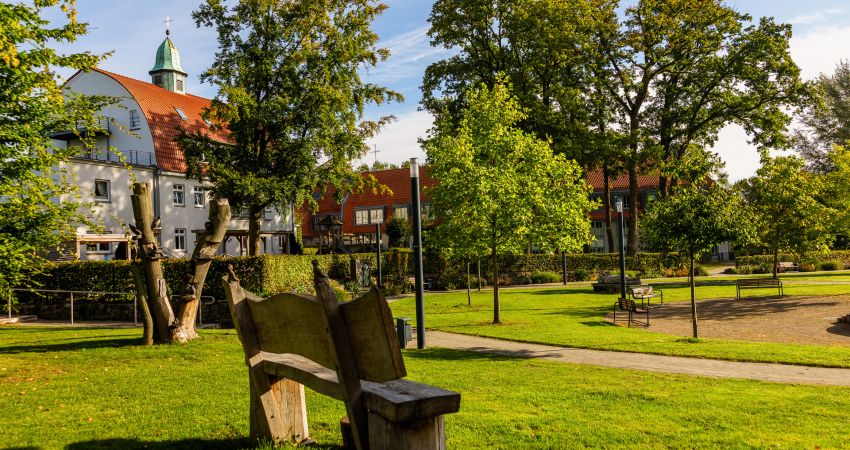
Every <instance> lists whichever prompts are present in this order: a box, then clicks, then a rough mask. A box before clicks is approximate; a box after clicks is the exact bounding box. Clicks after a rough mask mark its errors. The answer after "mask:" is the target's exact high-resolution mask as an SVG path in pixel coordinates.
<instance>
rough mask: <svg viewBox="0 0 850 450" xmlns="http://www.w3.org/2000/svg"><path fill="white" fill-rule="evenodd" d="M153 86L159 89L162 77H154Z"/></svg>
mask: <svg viewBox="0 0 850 450" xmlns="http://www.w3.org/2000/svg"><path fill="white" fill-rule="evenodd" d="M153 84H155V85H157V86H160V87H161V86H162V75H154V77H153Z"/></svg>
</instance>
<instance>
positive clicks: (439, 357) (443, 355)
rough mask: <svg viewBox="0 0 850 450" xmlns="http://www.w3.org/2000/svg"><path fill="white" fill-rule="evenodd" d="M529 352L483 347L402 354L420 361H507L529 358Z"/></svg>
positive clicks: (417, 351) (433, 349)
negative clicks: (503, 350)
mask: <svg viewBox="0 0 850 450" xmlns="http://www.w3.org/2000/svg"><path fill="white" fill-rule="evenodd" d="M531 357H532V356H531V353H530V352H522V351H518V352H502V351H497V350H494V349H489V348H485V347H474V348H471V349H470V350H452V349H448V348H426V349H425V350H416V349H409V350H407V351H405V352H404V358H405V359H408V358H409V359H417V360H422V361H509V360H511V359H513V358H531Z"/></svg>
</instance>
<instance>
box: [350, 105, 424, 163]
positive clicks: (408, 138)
mask: <svg viewBox="0 0 850 450" xmlns="http://www.w3.org/2000/svg"><path fill="white" fill-rule="evenodd" d="M397 118H398V120H397V121H395V122H393V123H392V124H390V125H388V126H387V127H385V128H384V129H383V131H381V133H380V134H378V135H377V136H375V138H373V139H370V140H369V141H368V144H369V147H370V148H373V146H375V145H377V147H378V160H379V161H383V162H393V163H400V162H402V161H405V160H408V159H410V158H419V160H420V161H424V160H425V152H424V151H423V150H422V147H420V146H419V142H418V139H419V138H421V137H425V136H426V135H427V134H428V129H429V128H431V126H433V124H434V118H433V116H431V114H430V113H428V112H426V111H411V112H406V113H402V114H399V115H398V116H397ZM373 161H375V156H374V155H373V154H371V153H370V154H369V155H367V156H366V157H365V158H363V159H362V160H361V161H360V162H358V163H356V164H355V165H357V164H360V163H368V164H371V163H372V162H373Z"/></svg>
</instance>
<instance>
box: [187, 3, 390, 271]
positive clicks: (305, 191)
mask: <svg viewBox="0 0 850 450" xmlns="http://www.w3.org/2000/svg"><path fill="white" fill-rule="evenodd" d="M385 8H386V6H385V5H383V4H376V3H375V2H373V1H370V0H306V1H298V2H289V1H286V2H281V1H276V0H252V1H248V0H243V1H239V2H237V3H236V4H234V5H233V6H232V7H228V6H226V5H225V4H224V2H222V1H221V0H206V2H205V3H203V4H202V5H201V6H200V7H199V8H198V10H196V11H194V12H193V14H192V16H193V17H194V19H195V22H196V24H197V25H198V26H199V27H200V26H209V27H215V29H216V31H217V33H218V52H217V53H216V58H215V61H214V62H213V64H212V66H211V67H210V68H209V69H208V70H206V71H205V72H204V73H203V74H201V80H202V81H204V82H208V83H211V84H213V85H214V86H215V87H217V88H218V94H217V95H216V97H215V99H213V101H212V102H211V105H210V107H209V108H208V109H207V110H206V111H205V113H204V116H205V118H207V119H208V120H209V121H210V122H211V123H212V125H211V130H212V131H219V132H221V133H223V134H225V135H226V136H227V138H228V139H227V142H219V141H216V140H214V139H212V138H211V137H209V136H208V135H205V134H200V133H198V134H193V135H188V136H182V138H181V143H182V144H183V148H184V150H185V153H186V157H187V162H188V165H189V173H190V175H191V176H195V177H198V178H205V179H208V180H209V181H210V182H211V183H212V184H213V187H212V189H211V192H212V194H213V195H214V196H215V197H218V198H227V199H229V200H230V203H231V204H232V205H234V207H245V208H247V209H248V211H249V228H248V237H249V239H248V248H249V253H250V254H251V255H257V254H259V251H260V237H259V231H260V220H261V218H262V215H263V211H264V209H265V208H266V207H268V206H276V207H278V209H280V210H285V208H287V207H288V205H290V204H302V203H303V202H305V201H306V202H308V203H309V204H311V205H315V200H313V198H312V196H311V194H312V193H313V191H314V190H315V189H316V187H317V186H327V185H328V184H329V183H330V184H333V185H334V186H336V187H337V190H338V191H340V192H342V191H347V190H348V187H351V186H355V187H362V184H363V183H364V182H368V181H369V180H370V178H368V177H365V178H364V177H361V176H358V175H356V174H355V173H354V172H353V170H352V168H351V161H352V160H353V159H357V158H359V157H362V156H363V155H364V154H365V152H366V151H367V147H366V145H365V144H364V140H365V139H366V138H368V137H370V136H372V135H374V133H375V132H376V131H377V130H378V129H379V128H380V126H381V125H383V124H384V123H386V122H387V121H388V120H390V119H391V118H383V119H381V120H379V121H377V122H371V121H363V122H360V123H358V121H359V120H360V119H361V118H362V115H363V110H364V107H365V106H366V105H367V104H369V103H374V104H381V103H383V102H385V101H390V100H401V99H402V97H401V95H400V94H398V93H396V92H393V91H390V90H388V89H386V88H384V87H380V86H376V85H374V84H370V83H364V82H363V81H362V80H361V79H360V74H359V70H360V69H361V68H362V67H364V66H374V65H376V64H377V63H378V62H379V61H382V60H384V59H386V58H387V57H388V56H389V52H388V51H387V50H385V49H379V48H377V47H376V43H377V40H378V36H377V35H376V34H375V33H373V32H372V30H371V28H370V25H371V23H372V21H373V20H374V19H375V17H376V16H378V15H379V14H380V13H381V12H382V11H383V10H384V9H385ZM372 180H373V179H372Z"/></svg>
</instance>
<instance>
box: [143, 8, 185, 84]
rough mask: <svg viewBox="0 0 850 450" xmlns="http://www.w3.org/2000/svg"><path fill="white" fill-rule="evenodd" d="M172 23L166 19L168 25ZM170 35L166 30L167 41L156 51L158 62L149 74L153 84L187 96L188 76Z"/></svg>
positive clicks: (169, 31)
mask: <svg viewBox="0 0 850 450" xmlns="http://www.w3.org/2000/svg"><path fill="white" fill-rule="evenodd" d="M170 21H171V20H170V19H166V24H167V23H168V22H170ZM170 34H171V30H169V29H167V28H166V30H165V40H164V41H162V44H160V46H159V48H158V49H157V50H156V62H154V65H153V69H151V70H150V71H149V72H148V73H149V74H150V75H151V81H152V82H153V84H155V85H157V86H160V87H162V88H165V89H168V90H169V91H171V92H177V93H179V94H185V93H186V88H185V80H186V75H188V74H187V73H186V71H185V70H183V66H181V65H180V52H178V51H177V47H176V46H175V45H174V42H171V38H170V37H169V35H170Z"/></svg>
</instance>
